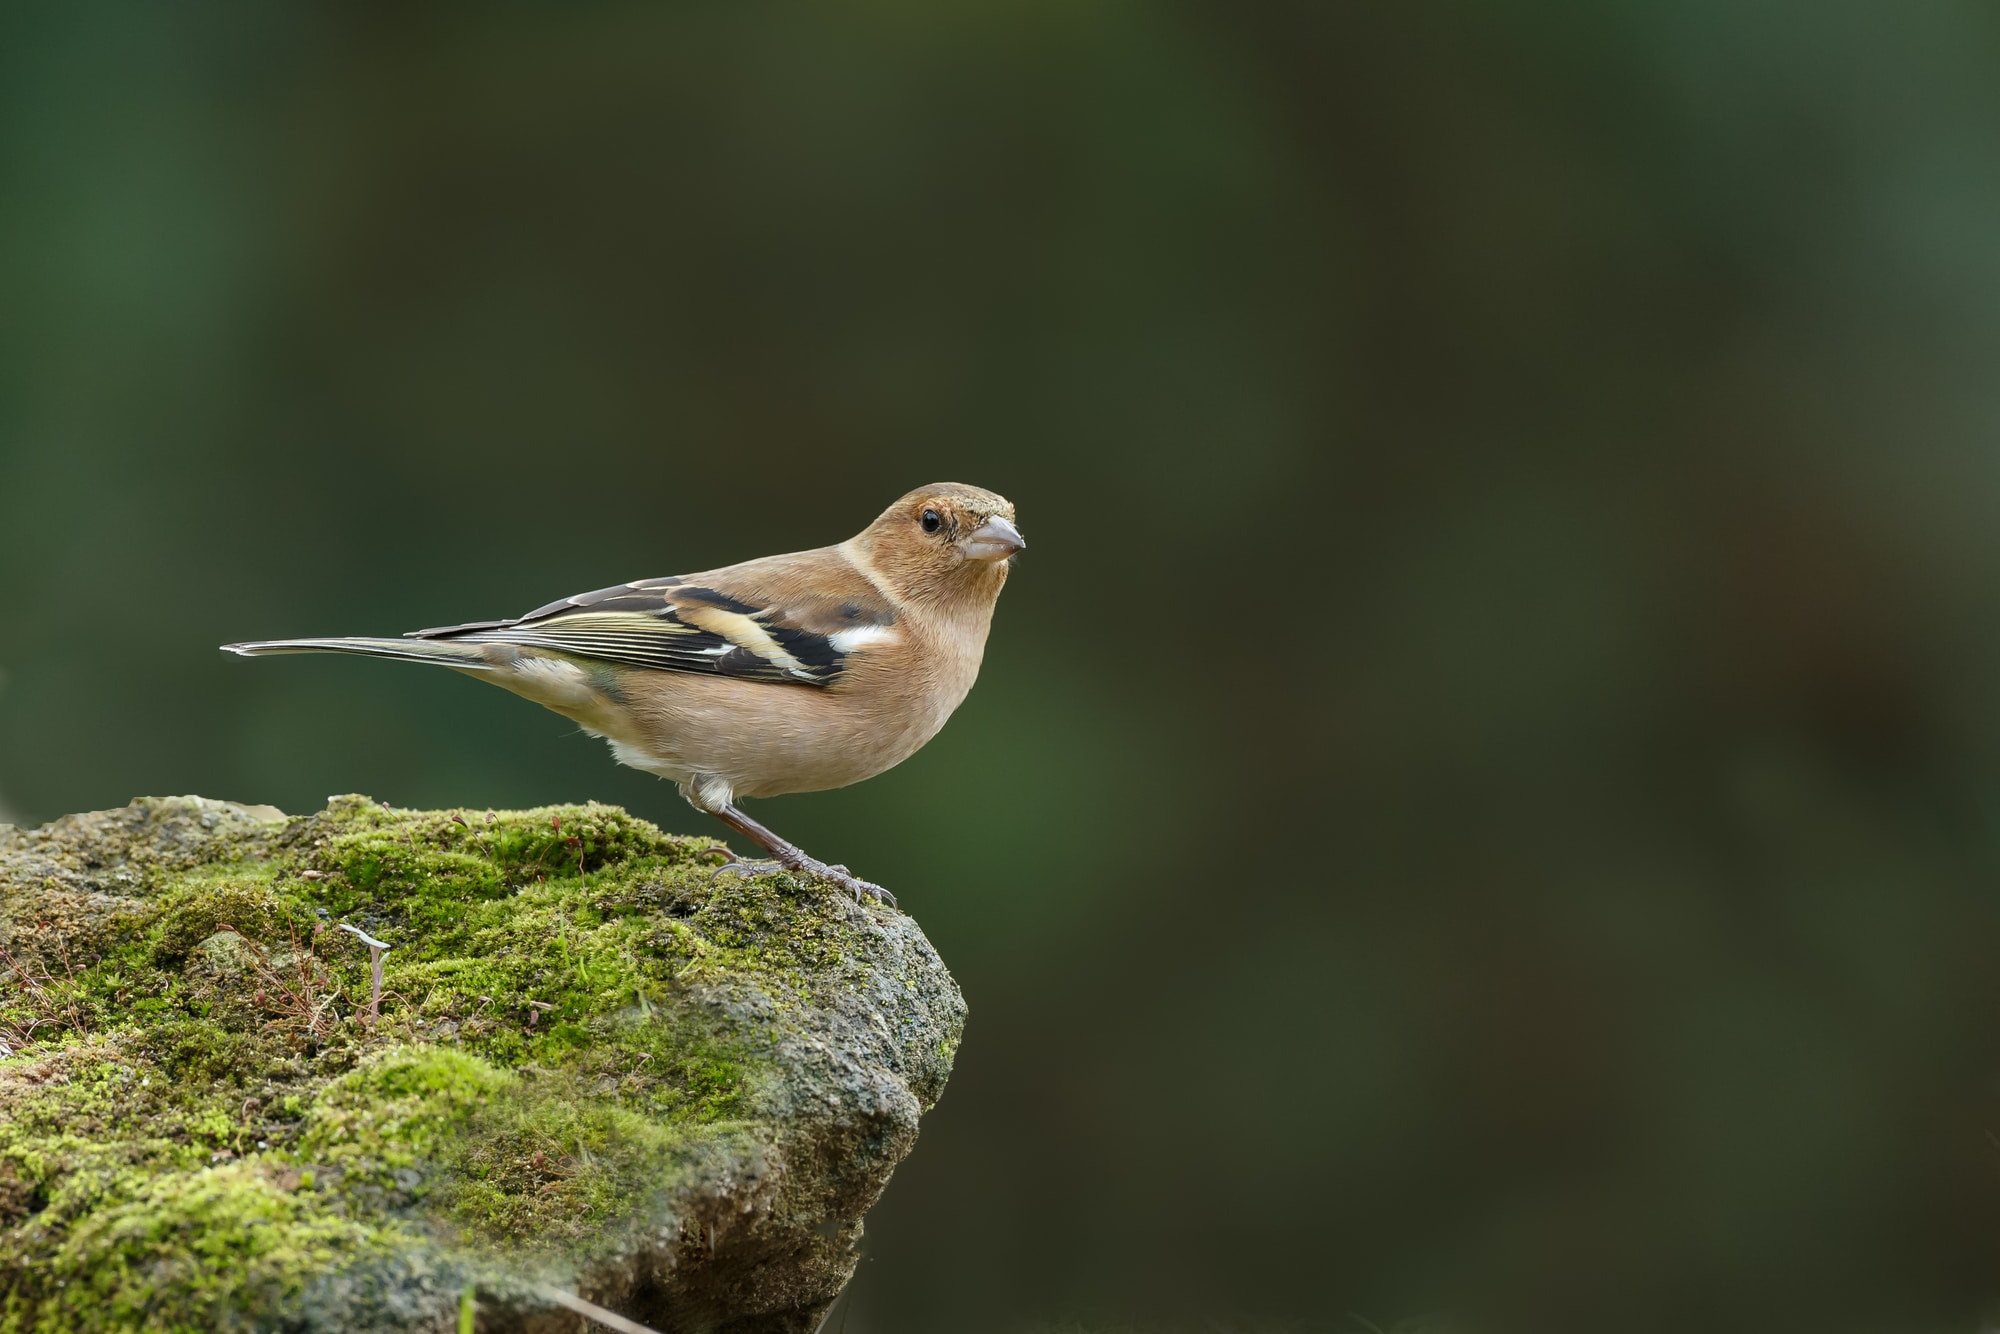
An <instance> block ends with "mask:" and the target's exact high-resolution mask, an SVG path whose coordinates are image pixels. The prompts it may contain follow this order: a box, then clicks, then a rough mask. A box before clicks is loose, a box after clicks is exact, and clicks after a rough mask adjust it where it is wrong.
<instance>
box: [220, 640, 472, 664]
mask: <svg viewBox="0 0 2000 1334" xmlns="http://www.w3.org/2000/svg"><path fill="white" fill-rule="evenodd" d="M222 651H223V652H225V653H240V654H241V655H243V656H244V657H246V658H261V657H265V656H267V655H270V654H277V653H359V654H361V655H362V656H364V657H369V658H395V659H398V660H399V661H402V662H428V663H433V664H435V665H437V666H440V667H474V668H478V667H488V666H491V664H490V663H488V662H487V660H486V657H485V655H484V654H483V653H481V652H480V650H479V645H477V644H454V643H451V642H449V641H445V640H436V639H359V638H356V639H258V640H252V641H251V642H250V643H247V644H224V645H223V646H222Z"/></svg>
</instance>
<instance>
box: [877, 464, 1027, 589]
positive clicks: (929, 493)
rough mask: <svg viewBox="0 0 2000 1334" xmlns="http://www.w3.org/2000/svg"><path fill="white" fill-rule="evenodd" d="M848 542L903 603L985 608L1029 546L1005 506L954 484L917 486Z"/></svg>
mask: <svg viewBox="0 0 2000 1334" xmlns="http://www.w3.org/2000/svg"><path fill="white" fill-rule="evenodd" d="M854 541H855V544H856V545H857V546H858V547H860V548H861V550H862V551H863V552H864V553H865V554H866V555H867V557H868V562H869V564H870V565H872V566H873V567H874V568H875V569H876V570H877V571H878V572H879V573H880V574H881V576H882V577H883V578H884V579H886V580H887V581H889V582H890V583H891V584H893V585H894V586H895V588H894V591H895V592H896V593H897V594H899V595H900V596H902V597H905V598H912V599H916V600H922V601H928V600H944V601H972V602H977V601H982V600H983V601H986V602H989V603H990V602H991V601H992V599H994V598H996V597H998V596H999V595H1000V586H1001V585H1002V584H1004V583H1006V581H1007V570H1008V567H1009V566H1010V565H1011V564H1012V562H1013V556H1014V553H1015V552H1017V551H1020V550H1021V549H1022V548H1023V547H1025V546H1027V545H1028V544H1027V542H1026V540H1024V539H1023V538H1022V536H1021V530H1020V529H1019V528H1016V527H1015V526H1014V506H1013V503H1012V502H1011V501H1009V500H1008V499H1007V498H1006V497H1005V496H999V495H995V494H994V493H993V492H991V491H984V490H981V489H980V488H979V487H976V486H965V485H962V484H961V483H958V482H939V483H936V484H935V485H932V486H920V487H918V488H917V489H916V490H914V491H912V492H910V493H909V494H908V495H906V496H904V497H903V498H902V499H901V500H898V501H897V502H896V503H895V504H893V505H891V506H889V508H888V509H886V510H884V511H882V516H881V517H880V518H878V519H876V520H875V522H874V523H871V524H869V525H868V527H866V528H864V529H863V530H862V531H861V533H860V535H859V536H857V537H856V538H855V539H854Z"/></svg>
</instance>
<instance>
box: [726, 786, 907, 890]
mask: <svg viewBox="0 0 2000 1334" xmlns="http://www.w3.org/2000/svg"><path fill="white" fill-rule="evenodd" d="M702 809H704V810H706V811H708V813H709V814H710V815H713V816H714V817H715V818H716V819H718V820H720V821H722V823H724V824H726V825H728V826H729V827H730V828H731V829H734V830H735V831H736V832H737V833H739V834H741V835H743V837H745V838H747V839H749V840H750V841H751V842H752V843H755V844H757V845H758V846H759V847H761V848H763V849H764V851H766V852H768V853H770V854H771V856H772V858H773V860H775V861H776V862H777V863H778V864H779V865H780V866H783V867H784V868H785V869H787V870H791V871H802V872H804V873H805V874H807V875H816V876H820V877H822V878H824V879H827V880H831V881H833V883H834V884H836V885H839V886H840V887H841V888H842V889H844V890H846V891H848V892H849V893H850V894H852V895H854V899H855V902H857V903H858V902H860V901H861V896H862V895H863V894H866V895H868V896H869V897H870V898H875V899H883V900H885V901H887V902H888V904H889V906H891V907H894V906H895V904H896V896H895V895H893V894H891V893H890V892H889V891H888V890H886V889H884V888H882V886H880V885H877V884H872V883H870V882H869V881H866V880H863V879H862V878H861V877H860V876H858V875H855V874H854V873H853V872H852V871H849V870H848V869H847V868H846V867H845V866H829V865H827V864H826V863H825V862H823V861H820V860H819V859H818V858H816V857H809V856H807V855H806V852H805V850H804V849H803V848H801V847H799V846H798V845H797V844H796V843H788V842H786V841H785V840H784V839H782V838H779V837H778V836H777V835H776V834H774V833H772V832H771V831H770V830H769V829H766V828H765V827H764V826H763V825H761V824H758V823H757V822H756V821H755V820H753V819H751V818H750V817H749V816H747V815H745V814H744V813H743V812H742V811H740V810H738V809H737V808H736V806H735V805H734V804H733V803H731V802H727V801H724V802H717V803H716V804H715V805H714V806H712V807H710V806H704V807H703V808H702ZM755 864H756V863H754V862H732V863H730V864H729V865H727V866H724V867H721V868H720V870H721V871H728V870H733V869H734V868H735V867H737V866H743V867H745V868H747V867H749V866H753V865H755ZM718 873H719V872H718Z"/></svg>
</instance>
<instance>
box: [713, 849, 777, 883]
mask: <svg viewBox="0 0 2000 1334" xmlns="http://www.w3.org/2000/svg"><path fill="white" fill-rule="evenodd" d="M709 851H710V852H712V853H715V854H716V855H718V856H720V857H722V858H723V863H722V865H720V866H718V867H716V868H715V869H714V870H713V871H710V872H709V873H708V878H709V879H710V880H713V879H715V878H716V877H717V876H719V875H727V874H728V873H729V872H731V871H738V872H741V873H742V874H744V875H762V874H763V873H764V872H766V871H782V870H785V869H786V867H785V864H784V863H783V862H781V861H779V860H778V859H777V858H775V857H766V858H763V859H761V860H756V861H752V860H751V859H750V858H748V857H739V856H737V855H736V852H735V850H734V849H733V848H710V849H709Z"/></svg>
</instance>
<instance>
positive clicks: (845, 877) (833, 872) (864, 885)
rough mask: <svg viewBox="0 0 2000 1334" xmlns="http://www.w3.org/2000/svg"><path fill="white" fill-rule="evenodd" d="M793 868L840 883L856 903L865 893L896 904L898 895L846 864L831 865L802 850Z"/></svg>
mask: <svg viewBox="0 0 2000 1334" xmlns="http://www.w3.org/2000/svg"><path fill="white" fill-rule="evenodd" d="M788 864H789V863H788ZM791 869H792V870H794V871H803V872H804V873H805V874H807V875H816V876H818V877H819V878H820V879H822V880H831V881H833V883H834V884H836V885H839V886H840V887H841V888H842V889H844V890H846V891H847V892H848V893H850V894H852V895H853V896H854V901H855V902H856V903H859V902H861V898H862V896H863V895H864V894H865V895H867V896H868V897H869V898H871V899H875V900H878V901H879V902H882V903H886V904H888V905H889V906H890V907H891V908H893V907H895V906H896V896H895V895H894V894H891V893H890V892H889V891H888V890H886V889H884V888H882V886H880V885H878V884H876V883H875V882H874V881H872V880H863V879H862V878H861V877H860V876H858V875H856V874H854V872H852V871H850V870H848V869H847V868H846V867H845V866H829V865H827V864H826V863H825V862H823V861H820V860H819V859H818V858H816V857H808V856H806V855H805V854H804V853H803V852H801V853H800V854H799V855H798V865H796V866H793V867H792V868H791Z"/></svg>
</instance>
